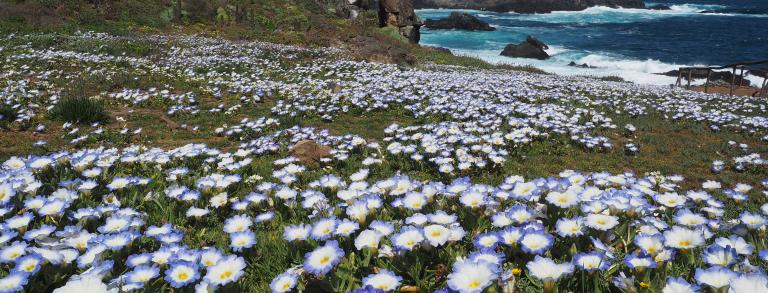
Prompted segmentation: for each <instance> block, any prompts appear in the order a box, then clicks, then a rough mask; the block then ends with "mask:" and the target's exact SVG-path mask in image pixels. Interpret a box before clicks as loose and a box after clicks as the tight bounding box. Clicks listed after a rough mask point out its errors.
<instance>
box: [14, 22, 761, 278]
mask: <svg viewBox="0 0 768 293" xmlns="http://www.w3.org/2000/svg"><path fill="white" fill-rule="evenodd" d="M346 57H347V55H346V53H345V51H344V50H343V49H307V48H300V47H291V46H284V45H276V44H270V43H261V42H247V41H231V40H225V39H219V38H212V37H202V36H188V35H177V36H172V35H140V36H118V35H110V34H104V33H93V32H78V33H75V34H61V33H30V34H6V35H2V36H0V163H1V164H2V165H1V167H0V216H1V217H2V221H0V292H22V291H23V292H78V293H83V292H131V291H138V292H171V291H173V292H212V291H217V292H270V291H271V292H665V293H666V292H730V293H750V292H768V278H766V271H765V268H766V264H768V243H767V242H766V236H767V235H766V224H768V223H767V222H766V221H767V220H766V217H768V180H767V178H768V174H767V173H766V161H765V160H764V159H763V158H762V157H761V154H763V153H766V152H768V144H767V143H766V141H768V131H766V130H767V129H768V118H767V117H766V113H767V111H768V109H766V105H768V104H767V103H766V101H765V100H760V99H756V98H750V97H728V96H721V95H710V94H702V93H696V92H689V91H684V90H681V89H670V88H666V87H652V86H642V85H635V84H631V83H623V82H613V81H604V80H596V79H590V78H584V77H562V76H554V75H545V74H536V73H527V72H519V71H511V70H508V69H503V68H496V69H474V68H467V67H460V66H450V65H424V66H420V67H418V68H402V67H398V66H394V65H386V64H375V63H367V62H360V61H355V60H349V59H347V58H346ZM302 140H311V141H314V142H316V143H318V144H321V145H324V146H328V147H330V149H331V150H330V155H328V156H325V157H323V158H320V159H318V160H315V161H306V160H302V161H300V160H299V159H298V158H296V157H294V156H292V155H291V154H290V153H289V150H290V149H291V147H292V146H294V145H295V144H296V143H297V142H299V141H302Z"/></svg>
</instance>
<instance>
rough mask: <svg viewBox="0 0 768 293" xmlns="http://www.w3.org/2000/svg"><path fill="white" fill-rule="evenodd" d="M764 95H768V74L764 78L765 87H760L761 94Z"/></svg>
mask: <svg viewBox="0 0 768 293" xmlns="http://www.w3.org/2000/svg"><path fill="white" fill-rule="evenodd" d="M762 95H765V96H766V97H768V75H766V76H765V78H763V87H761V88H760V96H762Z"/></svg>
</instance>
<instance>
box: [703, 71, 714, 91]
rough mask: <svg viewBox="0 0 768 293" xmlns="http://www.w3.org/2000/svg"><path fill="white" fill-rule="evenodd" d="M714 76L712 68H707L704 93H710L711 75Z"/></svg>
mask: <svg viewBox="0 0 768 293" xmlns="http://www.w3.org/2000/svg"><path fill="white" fill-rule="evenodd" d="M710 76H712V69H707V81H705V82H704V93H705V94H706V93H709V77H710Z"/></svg>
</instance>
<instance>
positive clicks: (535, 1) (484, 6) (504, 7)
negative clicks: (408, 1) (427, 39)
mask: <svg viewBox="0 0 768 293" xmlns="http://www.w3.org/2000/svg"><path fill="white" fill-rule="evenodd" d="M592 6H608V7H624V8H645V4H644V3H643V1H642V0H413V7H414V8H416V9H424V8H450V9H475V10H489V11H496V12H509V11H514V12H518V13H547V12H552V11H576V10H584V9H587V8H589V7H592Z"/></svg>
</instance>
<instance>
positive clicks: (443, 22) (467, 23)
mask: <svg viewBox="0 0 768 293" xmlns="http://www.w3.org/2000/svg"><path fill="white" fill-rule="evenodd" d="M424 26H426V27H427V28H429V29H459V30H468V31H494V30H496V28H495V27H492V26H491V25H489V24H488V23H486V22H484V21H482V20H480V19H478V18H477V17H475V16H474V15H472V14H469V13H461V12H452V13H451V15H450V16H448V17H447V18H443V19H427V20H426V21H425V22H424Z"/></svg>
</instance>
